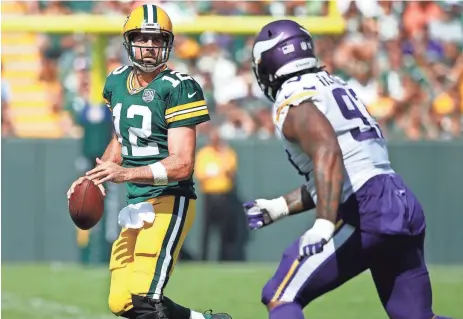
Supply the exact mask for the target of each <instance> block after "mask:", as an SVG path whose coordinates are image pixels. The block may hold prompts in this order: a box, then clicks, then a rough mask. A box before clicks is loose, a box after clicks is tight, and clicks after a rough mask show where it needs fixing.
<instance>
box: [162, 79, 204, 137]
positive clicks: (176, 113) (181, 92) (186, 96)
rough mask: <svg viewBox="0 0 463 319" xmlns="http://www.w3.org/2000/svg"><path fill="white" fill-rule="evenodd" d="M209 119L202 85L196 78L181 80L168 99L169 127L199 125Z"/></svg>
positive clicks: (167, 115) (167, 121)
mask: <svg viewBox="0 0 463 319" xmlns="http://www.w3.org/2000/svg"><path fill="white" fill-rule="evenodd" d="M209 120H210V117H209V111H208V109H207V105H206V100H205V98H204V94H203V90H202V89H201V86H200V85H199V84H198V83H197V82H196V81H194V80H185V81H181V82H180V84H179V85H178V86H177V87H176V88H175V90H174V91H173V92H172V93H171V94H170V95H169V97H168V98H167V100H166V112H165V121H166V123H167V127H168V128H175V127H181V126H190V125H198V124H200V123H203V122H206V121H209Z"/></svg>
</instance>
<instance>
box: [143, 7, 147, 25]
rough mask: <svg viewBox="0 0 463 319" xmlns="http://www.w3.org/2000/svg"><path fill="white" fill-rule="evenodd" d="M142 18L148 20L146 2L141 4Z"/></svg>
mask: <svg viewBox="0 0 463 319" xmlns="http://www.w3.org/2000/svg"><path fill="white" fill-rule="evenodd" d="M143 20H144V21H145V22H148V5H147V4H144V5H143Z"/></svg>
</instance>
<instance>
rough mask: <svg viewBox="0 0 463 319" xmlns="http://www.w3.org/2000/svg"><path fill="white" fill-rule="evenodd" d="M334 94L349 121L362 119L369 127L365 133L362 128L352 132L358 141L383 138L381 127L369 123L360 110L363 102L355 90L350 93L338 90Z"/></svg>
mask: <svg viewBox="0 0 463 319" xmlns="http://www.w3.org/2000/svg"><path fill="white" fill-rule="evenodd" d="M332 93H333V97H334V99H335V100H336V103H337V104H338V106H339V109H340V110H341V113H342V115H343V116H344V118H346V119H347V120H353V119H361V120H362V122H363V124H365V125H366V126H368V127H369V129H368V130H366V131H363V132H362V131H361V130H360V128H355V129H352V130H351V134H352V137H353V138H354V139H355V140H356V141H359V142H361V141H364V140H368V139H373V138H380V139H381V138H383V137H382V133H381V130H380V128H379V126H378V125H376V124H371V123H370V122H368V119H367V118H366V117H365V116H364V115H363V114H362V112H361V111H360V110H359V109H358V107H357V104H358V103H362V102H361V101H359V100H358V98H357V96H356V94H355V92H354V90H352V89H349V92H347V91H346V90H345V89H343V88H336V89H334V90H333V91H332ZM349 93H350V94H349ZM351 96H352V97H351ZM352 98H353V99H352ZM345 99H348V101H349V104H350V105H348V104H347V102H346V100H345ZM362 105H363V103H362Z"/></svg>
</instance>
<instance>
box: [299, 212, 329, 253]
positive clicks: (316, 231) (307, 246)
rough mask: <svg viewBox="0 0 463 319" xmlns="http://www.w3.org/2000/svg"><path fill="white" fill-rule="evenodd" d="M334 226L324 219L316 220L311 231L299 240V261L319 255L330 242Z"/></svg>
mask: <svg viewBox="0 0 463 319" xmlns="http://www.w3.org/2000/svg"><path fill="white" fill-rule="evenodd" d="M334 230H335V225H334V224H333V223H332V222H330V221H329V220H326V219H320V218H319V219H317V220H316V221H315V223H314V225H313V227H312V228H311V229H309V230H308V231H306V232H305V233H304V235H302V237H301V239H300V240H299V259H302V258H304V257H310V256H312V255H315V254H319V253H321V252H322V251H323V248H324V246H325V245H326V244H327V243H328V242H329V241H330V239H331V237H332V236H333V233H334Z"/></svg>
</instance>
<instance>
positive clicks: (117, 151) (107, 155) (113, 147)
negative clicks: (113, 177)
mask: <svg viewBox="0 0 463 319" xmlns="http://www.w3.org/2000/svg"><path fill="white" fill-rule="evenodd" d="M121 147H122V145H121V143H119V141H118V140H117V135H116V134H114V135H113V138H112V139H111V141H110V142H109V144H108V146H107V147H106V150H105V151H104V153H103V156H102V157H101V160H102V161H103V162H107V161H109V162H113V163H116V164H119V165H121V164H122V156H121Z"/></svg>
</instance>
